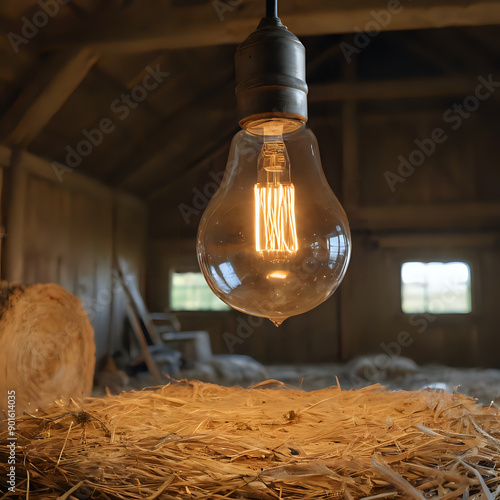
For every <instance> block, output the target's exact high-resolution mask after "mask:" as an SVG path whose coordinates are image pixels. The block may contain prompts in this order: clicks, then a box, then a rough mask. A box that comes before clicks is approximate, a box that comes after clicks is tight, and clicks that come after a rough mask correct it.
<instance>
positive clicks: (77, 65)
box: [0, 48, 99, 147]
mask: <svg viewBox="0 0 500 500" xmlns="http://www.w3.org/2000/svg"><path fill="white" fill-rule="evenodd" d="M98 58H99V56H98V55H97V54H96V53H95V52H94V51H93V50H92V49H89V48H78V49H74V50H72V51H70V53H69V54H65V55H64V56H62V57H61V56H60V55H59V54H58V55H56V56H54V58H53V59H52V60H51V61H50V62H49V63H48V64H45V65H44V66H43V68H42V70H41V71H40V73H39V74H38V75H36V76H35V78H33V79H32V80H31V81H30V82H29V83H28V84H27V85H26V87H25V88H24V90H23V92H22V93H21V95H20V96H19V97H18V98H17V99H16V101H15V102H14V104H13V105H12V106H11V107H10V108H9V109H8V111H7V113H6V114H5V116H4V118H3V120H2V121H1V122H0V137H1V138H2V139H3V142H4V143H5V144H7V145H9V146H21V147H26V146H28V145H29V144H30V143H31V142H32V141H33V140H34V139H35V137H36V136H37V135H38V134H39V133H40V132H41V130H42V129H43V128H44V127H45V125H47V123H48V122H49V121H50V120H51V118H52V117H53V116H54V115H55V114H56V113H57V112H58V111H59V109H61V107H62V106H63V105H64V103H65V102H66V101H67V100H68V98H69V97H70V96H71V94H73V92H74V91H75V89H76V88H77V87H78V86H79V85H80V83H81V82H82V81H83V79H84V78H85V77H86V76H87V74H88V72H89V71H90V69H91V68H92V66H93V65H94V64H95V63H96V62H97V60H98Z"/></svg>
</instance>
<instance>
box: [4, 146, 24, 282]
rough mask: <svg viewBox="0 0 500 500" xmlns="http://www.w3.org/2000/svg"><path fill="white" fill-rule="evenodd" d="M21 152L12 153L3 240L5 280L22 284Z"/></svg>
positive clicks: (22, 203)
mask: <svg viewBox="0 0 500 500" xmlns="http://www.w3.org/2000/svg"><path fill="white" fill-rule="evenodd" d="M21 154H22V153H21V151H20V150H17V151H12V154H11V162H10V186H9V188H10V189H9V190H8V197H9V200H8V211H7V228H6V229H7V231H6V232H7V235H6V239H5V273H4V274H5V278H6V280H7V281H10V282H13V283H22V282H23V278H24V214H25V209H26V184H27V175H26V170H25V169H24V168H23V166H22V163H21Z"/></svg>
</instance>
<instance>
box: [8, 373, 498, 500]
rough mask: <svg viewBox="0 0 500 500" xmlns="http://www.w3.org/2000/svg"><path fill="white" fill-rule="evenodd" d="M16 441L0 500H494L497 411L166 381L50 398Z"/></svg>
mask: <svg viewBox="0 0 500 500" xmlns="http://www.w3.org/2000/svg"><path fill="white" fill-rule="evenodd" d="M4 424H5V422H0V426H1V427H0V429H1V434H0V459H2V463H3V464H5V463H6V457H7V454H8V449H7V448H6V445H7V441H6V437H7V434H6V426H5V425H4ZM16 433H17V437H18V441H17V450H16V451H17V459H18V462H17V465H16V470H17V474H18V478H17V485H16V493H15V494H12V493H10V494H9V493H7V494H4V495H3V496H2V497H1V498H29V499H32V500H33V499H51V498H59V499H62V500H64V499H76V498H78V499H85V498H96V499H130V498H147V499H149V500H153V499H156V498H158V499H174V498H175V499H185V498H195V499H198V498H203V499H222V498H251V499H279V498H289V499H320V498H321V499H346V500H352V499H361V498H364V499H368V498H376V499H383V498H389V499H396V498H406V499H419V500H423V499H427V498H432V499H440V500H445V499H446V500H447V499H452V498H469V499H477V500H479V499H481V500H483V499H484V500H494V499H496V498H500V419H499V413H498V409H497V408H495V407H490V408H485V407H482V406H479V405H477V404H475V402H474V401H473V400H471V399H467V398H466V397H465V396H463V395H459V394H455V395H454V394H450V393H446V392H443V391H438V392H432V391H415V392H405V391H398V392H392V391H388V390H386V389H384V388H383V387H380V386H378V385H375V386H371V387H368V388H365V389H357V390H350V391H343V390H341V389H340V388H336V387H335V388H329V389H324V390H318V391H313V392H304V391H301V390H297V389H289V388H285V387H284V386H283V385H281V384H280V383H278V382H275V381H270V382H266V383H263V384H259V385H257V386H255V387H253V388H251V389H242V388H239V387H233V388H227V387H220V386H217V385H212V384H204V383H201V382H192V383H171V384H169V385H166V386H160V387H155V388H152V389H149V390H143V391H140V392H129V393H123V394H121V395H119V396H108V397H106V398H102V399H88V400H86V401H84V402H83V403H81V404H77V403H75V402H70V403H69V404H63V403H58V404H54V405H52V406H51V407H50V408H49V409H48V410H46V411H45V412H37V413H35V414H33V416H24V417H22V418H18V419H17V429H16ZM3 478H5V475H4V473H3V472H2V481H3ZM0 484H1V483H0ZM28 495H29V496H28Z"/></svg>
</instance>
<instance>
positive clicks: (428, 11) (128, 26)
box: [56, 0, 500, 54]
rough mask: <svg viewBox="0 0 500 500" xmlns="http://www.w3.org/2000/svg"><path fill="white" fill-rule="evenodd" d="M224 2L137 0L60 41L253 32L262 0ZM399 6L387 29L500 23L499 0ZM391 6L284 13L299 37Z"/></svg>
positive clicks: (144, 44) (295, 6)
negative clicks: (110, 17)
mask: <svg viewBox="0 0 500 500" xmlns="http://www.w3.org/2000/svg"><path fill="white" fill-rule="evenodd" d="M220 4H223V5H226V7H227V8H226V9H225V11H224V12H223V15H222V16H221V15H220V12H219V13H218V12H217V8H216V7H217V5H219V4H218V3H217V2H209V3H207V4H205V5H198V6H194V7H187V6H186V7H185V6H182V7H172V6H171V5H169V3H168V2H157V3H153V2H151V3H149V2H148V4H147V7H146V6H145V5H144V3H143V2H136V3H135V4H133V5H132V6H131V7H130V8H129V9H127V10H125V11H124V12H122V13H121V14H120V15H119V17H116V16H115V19H114V21H113V23H111V24H110V23H109V22H108V23H101V24H100V25H98V26H96V29H92V30H91V32H87V33H85V34H84V35H77V36H75V35H74V34H73V33H71V32H69V33H68V34H67V35H66V36H62V37H61V38H60V39H58V40H56V42H57V43H58V44H59V43H60V44H68V43H70V44H74V43H85V44H91V45H92V46H93V47H95V48H97V49H98V50H99V51H100V52H102V53H104V52H106V53H122V54H127V53H134V52H148V51H154V50H161V49H180V48H187V47H201V46H207V45H220V44H234V43H239V42H241V41H242V40H243V39H244V38H245V37H246V36H247V35H248V34H249V33H250V32H251V31H253V30H254V29H255V27H256V25H257V23H258V20H259V18H260V17H262V15H263V2H262V0H247V1H245V2H244V5H243V6H242V7H238V6H237V5H236V3H234V4H233V3H230V2H220ZM399 5H400V7H401V8H400V9H398V10H397V11H396V12H395V13H393V14H390V13H389V22H387V23H379V27H380V29H381V30H408V29H422V28H438V27H445V26H480V25H491V24H499V23H500V2H498V1H494V0H489V1H484V0H483V1H480V0H471V1H468V2H462V1H459V0H439V1H435V0H422V1H419V2H418V3H415V2H413V3H409V2H406V1H401V2H400V4H399ZM387 8H388V4H387V2H386V1H381V0H363V1H362V2H356V3H355V4H353V2H349V1H348V0H344V1H339V2H324V1H319V0H313V1H311V0H297V1H294V2H282V5H280V16H281V18H282V19H283V21H284V22H285V24H286V25H287V26H289V27H290V29H292V31H293V32H294V33H295V34H296V35H299V36H303V35H324V34H334V33H354V32H355V31H356V28H357V29H359V30H362V31H364V30H365V26H367V23H369V22H372V25H373V21H374V14H373V13H378V12H381V11H387ZM221 17H222V19H221ZM115 21H118V22H115ZM375 21H376V20H375ZM367 29H369V28H367Z"/></svg>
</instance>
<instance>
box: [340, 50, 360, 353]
mask: <svg viewBox="0 0 500 500" xmlns="http://www.w3.org/2000/svg"><path fill="white" fill-rule="evenodd" d="M356 78H357V58H356V57H354V58H353V59H352V60H351V61H350V62H347V61H344V68H343V80H344V82H343V83H344V85H351V84H355V83H356ZM357 111H358V103H357V101H356V100H355V99H349V100H345V101H344V102H343V103H342V204H343V206H344V209H345V211H346V213H347V217H348V218H349V213H350V211H351V210H355V209H356V207H357V206H358V204H359V126H358V112H357ZM347 273H348V274H347V276H346V279H345V280H344V283H343V286H342V287H341V288H340V290H339V293H340V308H339V311H340V328H339V332H340V333H339V346H338V348H339V357H340V359H341V360H342V361H346V360H347V359H349V357H350V356H351V354H352V353H353V341H352V338H351V330H350V328H351V325H350V318H352V315H353V314H355V311H353V310H352V308H353V306H354V304H355V303H356V302H355V301H354V300H353V290H352V287H351V286H350V282H349V270H348V271H347ZM354 340H355V339H354Z"/></svg>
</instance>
